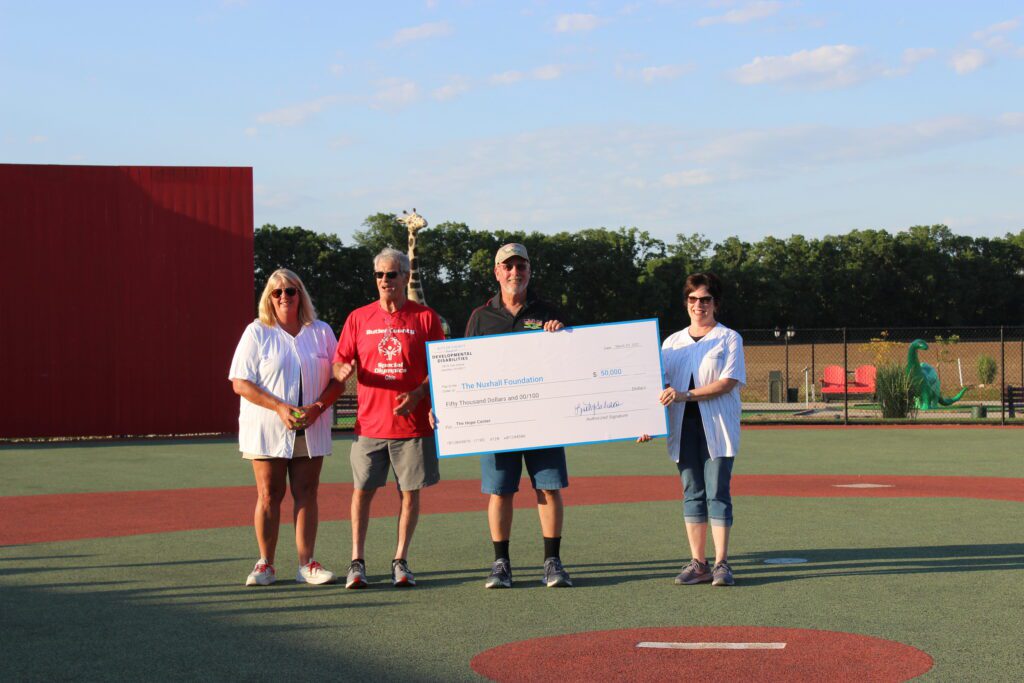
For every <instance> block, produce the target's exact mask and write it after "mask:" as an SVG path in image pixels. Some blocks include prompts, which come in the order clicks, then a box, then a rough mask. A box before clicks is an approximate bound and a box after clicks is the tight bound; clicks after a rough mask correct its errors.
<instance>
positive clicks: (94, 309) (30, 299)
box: [0, 164, 255, 438]
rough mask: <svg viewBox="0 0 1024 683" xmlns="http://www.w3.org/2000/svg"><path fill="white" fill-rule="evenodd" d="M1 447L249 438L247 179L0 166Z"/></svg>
mask: <svg viewBox="0 0 1024 683" xmlns="http://www.w3.org/2000/svg"><path fill="white" fill-rule="evenodd" d="M0 250H2V253H3V264H4V268H3V271H2V272H3V276H4V277H3V280H2V282H3V286H2V288H0V359H2V362H3V363H4V364H6V367H5V368H3V370H2V375H3V377H4V381H3V391H2V393H0V395H2V397H3V399H2V402H3V406H2V408H0V437H6V438H10V437H43V436H107V435H149V434H192V433H198V432H226V431H237V429H238V421H237V418H238V399H237V397H235V396H234V394H233V393H232V392H231V387H230V384H229V383H228V381H227V379H226V378H227V373H228V366H229V365H230V362H231V355H232V353H233V352H234V349H235V345H236V344H237V342H238V338H239V336H240V335H241V333H242V330H243V328H244V327H245V325H246V324H247V323H249V322H250V321H252V319H253V318H254V317H255V310H254V306H253V215H252V169H251V168H186V167H149V166H143V167H135V166H34V165H14V164H0Z"/></svg>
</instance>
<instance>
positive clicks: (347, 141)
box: [327, 135, 355, 149]
mask: <svg viewBox="0 0 1024 683" xmlns="http://www.w3.org/2000/svg"><path fill="white" fill-rule="evenodd" d="M354 142H355V138H353V137H352V136H350V135H338V136H335V137H333V138H331V139H330V140H328V141H327V146H328V147H330V148H331V149H342V148H344V147H348V146H349V145H351V144H352V143H354Z"/></svg>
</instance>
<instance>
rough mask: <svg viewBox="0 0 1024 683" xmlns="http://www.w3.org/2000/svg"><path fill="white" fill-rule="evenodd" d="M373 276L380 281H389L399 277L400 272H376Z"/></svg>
mask: <svg viewBox="0 0 1024 683" xmlns="http://www.w3.org/2000/svg"><path fill="white" fill-rule="evenodd" d="M373 276H374V277H375V278H377V279H378V280H383V279H384V278H387V279H389V280H394V279H395V278H396V277H398V271H397V270H388V271H383V270H375V271H374V272H373Z"/></svg>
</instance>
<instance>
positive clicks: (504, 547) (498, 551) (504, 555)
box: [491, 541, 509, 561]
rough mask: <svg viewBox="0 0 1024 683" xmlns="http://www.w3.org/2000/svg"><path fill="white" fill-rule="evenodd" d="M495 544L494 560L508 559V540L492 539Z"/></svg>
mask: <svg viewBox="0 0 1024 683" xmlns="http://www.w3.org/2000/svg"><path fill="white" fill-rule="evenodd" d="M491 543H493V544H494V560H495V561H498V560H507V559H509V557H508V541H491Z"/></svg>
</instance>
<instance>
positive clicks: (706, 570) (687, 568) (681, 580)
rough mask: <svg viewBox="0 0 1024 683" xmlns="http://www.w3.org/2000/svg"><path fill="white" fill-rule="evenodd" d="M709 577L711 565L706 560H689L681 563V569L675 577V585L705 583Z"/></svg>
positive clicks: (710, 577)
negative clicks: (684, 563) (688, 562)
mask: <svg viewBox="0 0 1024 683" xmlns="http://www.w3.org/2000/svg"><path fill="white" fill-rule="evenodd" d="M711 579H712V576H711V567H710V566H708V563H707V562H698V561H697V560H690V564H686V565H683V570H682V571H681V572H679V576H677V577H676V585H677V586H691V585H693V584H695V583H707V582H708V581H710V580H711Z"/></svg>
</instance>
